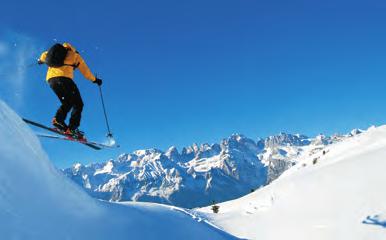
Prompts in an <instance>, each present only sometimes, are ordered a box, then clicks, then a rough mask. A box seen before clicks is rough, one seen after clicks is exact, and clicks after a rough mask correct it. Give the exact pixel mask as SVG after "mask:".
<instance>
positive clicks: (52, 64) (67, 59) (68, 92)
mask: <svg viewBox="0 0 386 240" xmlns="http://www.w3.org/2000/svg"><path fill="white" fill-rule="evenodd" d="M43 63H46V64H47V65H48V71H47V77H46V80H47V82H48V84H49V85H50V87H51V89H52V90H53V91H54V92H55V94H56V96H57V97H58V98H59V100H60V102H61V106H60V107H59V109H58V110H57V112H56V114H55V117H54V118H53V119H52V125H53V126H54V127H55V128H57V129H58V130H59V131H61V132H63V133H64V134H66V135H69V136H71V137H73V138H75V139H80V140H82V139H84V133H83V132H82V131H80V130H79V126H80V120H81V116H82V110H83V101H82V97H81V95H80V92H79V90H78V87H77V86H76V84H75V82H74V81H73V78H74V70H75V69H77V68H78V69H79V71H80V72H81V73H82V74H83V76H84V77H85V78H86V79H88V80H90V81H92V82H93V83H95V84H97V85H99V86H100V85H102V80H101V79H99V78H97V77H95V76H94V75H93V74H92V73H91V71H90V69H89V68H88V66H87V64H86V63H85V61H84V60H83V58H82V57H81V56H80V54H79V52H77V51H76V50H75V48H74V47H73V46H71V45H70V44H69V43H63V44H55V45H53V46H52V47H51V48H50V49H49V50H48V51H45V52H43V53H42V55H41V56H40V58H39V59H38V64H43ZM70 110H72V112H71V118H70V121H69V124H68V125H67V124H66V123H65V120H66V117H67V114H68V113H69V112H70Z"/></svg>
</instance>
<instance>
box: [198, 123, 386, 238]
mask: <svg viewBox="0 0 386 240" xmlns="http://www.w3.org/2000/svg"><path fill="white" fill-rule="evenodd" d="M351 135H353V137H350V138H346V139H344V140H343V141H340V142H338V143H335V144H332V145H329V146H327V147H326V148H325V149H324V151H325V152H324V154H323V153H320V152H318V153H316V154H313V155H312V156H309V157H306V156H304V157H303V158H300V159H299V160H298V162H297V164H296V165H295V166H294V167H292V168H291V169H289V170H288V171H286V172H285V173H284V174H283V175H281V176H280V177H279V178H278V179H276V180H275V181H273V182H272V183H271V184H270V185H268V186H266V187H264V188H261V189H259V190H258V191H256V192H254V193H251V194H249V195H246V196H244V197H242V198H239V199H237V200H233V201H228V202H224V203H221V204H218V206H219V213H218V214H213V213H211V212H212V210H211V209H210V207H206V208H202V209H201V210H200V211H201V213H202V214H206V217H207V218H209V219H211V221H213V222H215V223H216V224H217V225H219V226H221V227H222V228H223V229H225V230H226V231H229V232H231V233H233V234H235V235H236V236H239V237H245V238H248V239H267V240H270V239H297V240H303V239H304V240H306V239H316V240H318V239H351V240H357V239H358V240H359V239H361V240H362V239H372V240H377V239H385V238H386V231H385V227H386V217H385V214H384V213H385V212H386V191H384V184H385V183H386V175H385V169H386V161H385V159H386V126H382V127H378V128H375V127H372V128H370V129H369V130H368V131H366V132H364V133H362V134H360V135H357V134H356V132H352V134H351ZM201 216H202V215H201ZM202 217H203V216H202Z"/></svg>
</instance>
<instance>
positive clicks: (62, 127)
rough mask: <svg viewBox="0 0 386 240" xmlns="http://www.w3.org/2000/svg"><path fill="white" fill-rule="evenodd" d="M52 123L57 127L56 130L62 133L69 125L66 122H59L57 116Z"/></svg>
mask: <svg viewBox="0 0 386 240" xmlns="http://www.w3.org/2000/svg"><path fill="white" fill-rule="evenodd" d="M52 125H53V126H54V127H55V129H56V130H58V131H59V132H62V133H64V132H66V130H67V129H68V126H67V124H66V123H64V122H58V121H57V120H56V118H53V119H52Z"/></svg>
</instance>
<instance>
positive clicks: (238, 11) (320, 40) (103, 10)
mask: <svg viewBox="0 0 386 240" xmlns="http://www.w3.org/2000/svg"><path fill="white" fill-rule="evenodd" d="M21 5H23V7H20V6H21ZM2 10H3V11H2V14H1V15H0V36H1V38H0V77H1V78H2V83H3V87H2V88H1V89H0V97H1V98H2V99H4V100H5V101H6V102H7V103H8V104H9V105H11V106H12V107H13V108H15V109H16V110H17V111H18V112H19V113H20V114H22V115H23V116H25V117H27V118H31V119H33V120H37V121H40V122H43V123H49V122H50V120H51V118H52V115H53V114H54V112H55V111H56V108H57V106H58V100H57V99H56V96H55V95H54V94H53V93H52V91H51V89H50V88H49V87H48V85H47V84H46V83H45V81H44V76H45V73H46V67H45V66H40V67H38V66H35V67H31V68H27V69H23V68H22V67H18V66H23V65H25V64H28V63H30V62H33V60H34V59H35V58H37V57H38V55H39V54H40V52H41V51H43V50H45V49H47V48H48V47H49V46H50V45H52V44H53V43H54V42H55V41H59V42H63V41H68V42H70V43H72V44H73V45H74V46H75V47H76V48H77V49H78V50H79V51H80V52H81V54H82V56H83V57H84V58H85V60H86V62H87V63H88V65H89V66H90V68H91V70H92V71H93V72H95V73H98V76H99V77H101V78H102V79H103V80H104V85H103V90H104V94H105V100H106V104H107V107H108V109H107V110H108V113H109V115H110V122H111V125H112V129H113V132H114V134H115V137H116V138H117V140H118V141H119V142H120V144H121V146H122V147H121V149H119V150H113V151H111V150H106V151H101V152H96V151H93V150H90V149H88V148H85V147H84V146H81V145H77V144H71V143H66V142H56V141H52V140H43V141H42V142H43V145H44V147H45V148H46V150H47V152H48V154H49V156H50V158H51V159H52V161H53V162H54V163H55V164H56V165H57V166H59V167H65V166H70V165H71V164H72V163H74V162H82V163H88V162H94V161H104V160H107V159H109V158H115V157H117V155H119V154H120V153H123V152H131V151H133V150H136V149H143V148H151V147H155V148H159V149H166V148H167V147H168V146H171V145H176V146H177V147H179V148H180V149H181V147H183V146H186V145H190V144H192V143H193V142H197V143H203V142H209V143H213V142H218V141H220V140H221V139H222V138H225V137H227V136H229V135H230V134H232V133H236V132H237V133H243V134H245V135H246V136H248V137H251V138H257V137H265V136H268V135H272V134H276V133H279V132H282V131H283V132H291V133H298V132H299V133H304V134H307V135H310V136H313V135H316V134H319V133H325V134H332V133H336V132H339V133H345V132H347V131H349V130H350V129H352V128H356V127H359V128H367V127H368V126H370V125H372V124H375V125H380V124H384V123H385V120H386V106H385V105H386V104H385V103H386V101H385V99H386V94H385V91H386V83H385V82H386V81H385V77H386V68H385V64H386V46H385V42H386V29H385V27H384V26H385V25H386V15H385V14H384V13H385V10H386V3H385V2H384V1H372V0H370V1H340V0H337V1H298V0H295V1H284V0H281V1H250V0H244V1H240V0H237V1H236V0H234V1H224V0H222V1H217V0H215V1H201V0H198V1H177V0H176V1H170V0H166V1H155V0H151V1H150V0H144V1H108V2H104V1H103V2H102V1H66V2H65V3H63V2H61V3H60V4H55V3H53V2H52V1H49V2H48V1H32V2H31V1H25V2H23V3H21V2H20V1H13V2H9V1H7V2H5V3H2ZM75 81H76V83H77V84H78V87H79V89H80V91H81V93H82V96H83V100H84V102H85V109H84V114H83V120H82V126H81V128H82V129H83V130H84V131H85V132H86V133H87V135H88V137H89V138H90V139H95V140H100V141H101V140H103V137H104V134H105V132H106V131H105V125H104V120H103V115H102V109H101V105H100V100H99V95H98V89H97V87H96V86H95V85H93V84H90V82H88V81H87V80H85V79H84V78H83V77H82V76H81V75H80V74H77V75H76V77H75Z"/></svg>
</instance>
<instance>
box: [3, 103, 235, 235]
mask: <svg viewBox="0 0 386 240" xmlns="http://www.w3.org/2000/svg"><path fill="white" fill-rule="evenodd" d="M0 165H1V167H0V239H7V240H8V239H17V240H18V239H22V240H36V239H39V240H45V239H47V240H52V239H58V240H61V239H63V240H64V239H71V240H78V239H79V240H84V239H93V240H95V239H97V240H99V239H100V240H104V239H144V240H146V239H235V238H234V237H232V236H231V235H229V234H227V233H225V232H223V231H221V230H219V229H217V228H216V227H214V226H213V225H211V224H209V223H208V222H206V221H205V220H202V219H200V220H198V219H196V218H193V217H192V215H189V214H187V213H186V212H184V210H183V209H179V208H173V207H170V206H164V205H158V204H151V203H147V204H141V203H126V204H115V203H109V202H103V201H99V200H96V199H93V198H91V197H89V196H88V195H87V194H86V193H85V192H84V191H83V190H82V189H81V188H79V187H78V186H77V185H75V184H74V183H73V182H72V181H70V180H69V179H68V178H66V177H65V176H63V174H62V173H61V172H60V171H58V170H57V169H56V168H55V167H54V166H53V165H52V164H51V162H50V161H49V159H48V157H47V155H46V154H45V152H44V151H43V149H42V147H41V145H40V142H39V140H38V139H37V138H36V136H35V135H34V133H33V132H32V131H31V130H30V129H29V128H28V127H27V126H26V124H25V123H24V122H23V121H22V120H21V119H20V117H19V116H17V114H16V113H14V112H13V111H12V110H11V109H9V108H8V107H7V106H6V104H5V103H3V102H2V101H0ZM106 170H107V169H106Z"/></svg>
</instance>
